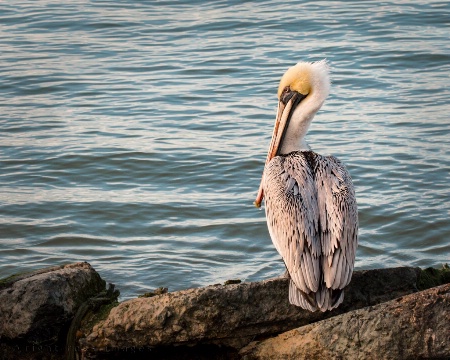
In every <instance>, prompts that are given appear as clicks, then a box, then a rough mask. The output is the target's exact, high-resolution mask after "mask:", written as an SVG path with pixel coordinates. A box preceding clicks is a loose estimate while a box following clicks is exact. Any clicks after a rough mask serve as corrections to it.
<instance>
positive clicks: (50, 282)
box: [0, 262, 105, 344]
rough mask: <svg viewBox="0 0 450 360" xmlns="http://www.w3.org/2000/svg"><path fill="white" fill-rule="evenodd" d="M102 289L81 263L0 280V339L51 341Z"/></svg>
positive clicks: (93, 273) (32, 341) (91, 269)
mask: <svg viewBox="0 0 450 360" xmlns="http://www.w3.org/2000/svg"><path fill="white" fill-rule="evenodd" d="M104 289H105V282H104V281H103V280H102V279H101V278H100V275H99V274H98V273H97V272H96V271H95V270H94V269H93V268H92V267H91V266H90V265H89V264H88V263H85V262H84V263H75V264H69V265H63V266H56V267H52V268H47V269H42V270H38V271H35V272H32V273H28V274H24V275H20V276H13V277H10V278H8V279H3V280H0V339H3V340H6V341H8V342H15V343H18V342H20V343H22V344H23V343H29V344H55V343H56V342H57V341H58V340H61V338H60V337H62V336H64V335H65V334H64V331H62V330H63V329H65V330H67V328H68V323H69V322H70V320H71V319H72V318H73V316H74V314H75V312H76V311H77V309H78V307H79V306H80V304H81V303H82V302H84V301H86V300H87V299H88V298H89V297H91V296H94V295H96V294H97V293H99V292H101V291H102V290H104Z"/></svg>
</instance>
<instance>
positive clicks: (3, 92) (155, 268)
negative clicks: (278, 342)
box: [0, 0, 450, 298]
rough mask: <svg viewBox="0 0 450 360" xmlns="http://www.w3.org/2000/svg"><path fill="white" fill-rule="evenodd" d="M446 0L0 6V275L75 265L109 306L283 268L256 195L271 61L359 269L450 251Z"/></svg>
mask: <svg viewBox="0 0 450 360" xmlns="http://www.w3.org/2000/svg"><path fill="white" fill-rule="evenodd" d="M449 25H450V5H449V3H448V1H402V2H400V1H383V2H370V1H366V2H360V1H353V2H352V1H342V2H341V1H320V2H318V1H297V2H285V1H279V0H273V1H254V2H248V1H247V2H240V1H202V2H200V1H197V2H195V1H194V2H193V1H174V2H172V1H125V0H123V1H93V0H92V1H81V0H80V1H75V0H74V1H70V2H67V3H64V2H60V1H51V0H38V1H36V0H30V1H14V2H2V3H1V4H0V145H1V148H0V215H1V217H0V277H3V276H8V275H10V274H12V273H15V272H18V271H25V270H31V269H35V268H40V267H44V266H48V265H54V264H61V263H66V262H72V261H81V260H85V261H88V262H90V263H91V264H92V265H93V266H94V267H95V268H96V270H98V271H99V272H100V273H101V275H102V276H103V277H104V278H105V279H106V280H107V281H111V282H115V283H116V284H117V286H118V287H119V289H120V290H121V291H122V295H123V297H122V298H128V297H132V296H136V295H137V294H139V293H142V292H144V291H148V290H149V289H152V288H155V287H158V286H168V287H169V289H170V290H176V289H182V288H187V287H193V286H201V285H207V284H212V283H217V282H223V281H225V280H227V279H230V278H240V279H242V280H247V281H253V280H259V279H264V278H268V277H273V276H276V275H278V274H281V273H282V272H283V270H284V267H283V264H282V262H281V259H280V257H279V255H278V254H277V253H276V251H275V249H274V247H273V245H272V243H271V241H270V238H269V235H268V232H267V228H266V223H265V217H264V211H258V210H257V209H255V208H254V206H253V204H252V203H253V201H254V198H255V195H256V191H257V190H258V186H259V181H260V177H261V174H262V170H263V163H264V160H265V156H266V151H267V146H268V143H269V139H270V135H271V131H272V125H273V121H274V117H275V111H276V103H277V100H276V90H277V86H278V80H279V78H280V77H281V75H282V74H283V72H284V71H285V70H286V69H287V68H288V67H289V66H292V65H293V64H295V63H296V62H298V61H300V60H307V61H313V60H319V59H322V58H327V59H328V60H329V62H330V65H331V67H332V80H333V85H332V91H331V94H330V96H329V98H328V101H327V102H326V103H325V105H324V107H323V108H322V110H321V111H320V113H319V114H318V115H317V116H316V118H315V120H314V122H313V124H312V126H311V129H310V133H309V134H308V139H307V140H308V142H309V144H310V145H311V147H312V148H313V149H314V150H315V151H317V152H319V153H322V154H324V155H326V154H334V155H336V156H338V157H339V158H340V159H341V160H343V161H344V162H345V163H346V164H347V166H348V168H349V170H350V172H351V174H352V177H353V180H354V183H355V186H356V191H357V199H358V203H359V216H360V246H359V248H358V253H357V260H356V268H358V269H367V268H377V267H387V266H399V265H413V266H422V267H426V266H440V265H441V264H442V263H445V262H448V261H449V260H450V245H449V239H450V220H449V217H450V186H449V185H450V171H449V170H450V148H449V145H450V105H449V103H450V86H449V82H450V77H449V74H450V41H449V29H450V26H449Z"/></svg>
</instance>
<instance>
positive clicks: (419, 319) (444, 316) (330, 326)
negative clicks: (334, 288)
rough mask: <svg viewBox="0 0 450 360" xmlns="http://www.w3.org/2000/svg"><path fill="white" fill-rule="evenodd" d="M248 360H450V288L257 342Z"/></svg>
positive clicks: (244, 353)
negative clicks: (449, 359)
mask: <svg viewBox="0 0 450 360" xmlns="http://www.w3.org/2000/svg"><path fill="white" fill-rule="evenodd" d="M240 356H242V359H245V360H265V359H267V360H269V359H270V360H272V359H273V360H276V359H311V360H314V359H373V360H378V359H380V360H381V359H448V358H449V356H450V284H446V285H441V286H439V287H435V288H432V289H429V290H425V291H422V292H419V293H415V294H411V295H407V296H404V297H402V298H399V299H396V300H393V301H389V302H385V303H383V304H379V305H376V306H371V307H366V308H364V309H360V310H355V311H351V312H348V313H345V314H342V315H339V316H336V317H333V318H330V319H326V320H323V321H320V322H317V323H314V324H311V325H307V326H304V327H301V328H298V329H295V330H291V331H288V332H286V333H283V334H281V335H278V336H276V337H274V338H270V339H267V340H264V341H261V342H253V343H251V344H250V345H248V346H247V347H245V348H244V349H242V350H241V351H240Z"/></svg>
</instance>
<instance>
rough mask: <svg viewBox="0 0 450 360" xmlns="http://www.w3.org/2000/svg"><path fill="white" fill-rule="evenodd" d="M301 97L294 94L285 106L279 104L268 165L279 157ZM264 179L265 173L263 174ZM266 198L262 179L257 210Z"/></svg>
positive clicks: (267, 159)
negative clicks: (292, 111)
mask: <svg viewBox="0 0 450 360" xmlns="http://www.w3.org/2000/svg"><path fill="white" fill-rule="evenodd" d="M299 102H300V101H299V97H298V96H296V94H294V96H292V97H291V99H290V100H289V101H288V102H287V104H286V105H285V104H284V103H283V102H282V101H281V100H280V101H279V102H278V110H277V117H276V119H275V126H274V128H273V134H272V140H271V141H270V146H269V151H268V153H267V158H266V165H267V164H268V163H269V161H270V160H272V159H273V158H274V157H275V156H277V155H278V153H279V151H280V148H281V143H282V141H283V138H284V135H285V134H286V130H287V127H288V125H289V120H290V118H291V116H290V115H291V110H292V109H293V107H295V106H297V105H298V103H299ZM263 177H264V173H263ZM263 198H264V189H263V179H261V183H260V185H259V190H258V195H257V196H256V200H255V202H254V204H255V206H256V207H257V208H259V207H261V202H262V200H263Z"/></svg>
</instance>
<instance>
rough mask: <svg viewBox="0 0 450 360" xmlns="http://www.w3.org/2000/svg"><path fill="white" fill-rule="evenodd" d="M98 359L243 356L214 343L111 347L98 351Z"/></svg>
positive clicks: (231, 359) (197, 359) (231, 358)
mask: <svg viewBox="0 0 450 360" xmlns="http://www.w3.org/2000/svg"><path fill="white" fill-rule="evenodd" d="M95 358H96V360H116V359H133V360H134V359H136V360H143V359H146V360H148V359H152V360H238V359H240V358H241V357H240V356H239V354H238V350H236V349H234V348H232V347H227V346H219V345H212V344H202V345H194V346H184V345H179V346H167V347H166V346H161V347H157V348H150V347H145V346H143V347H134V346H133V347H128V348H111V349H107V350H106V351H102V352H96V353H95Z"/></svg>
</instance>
